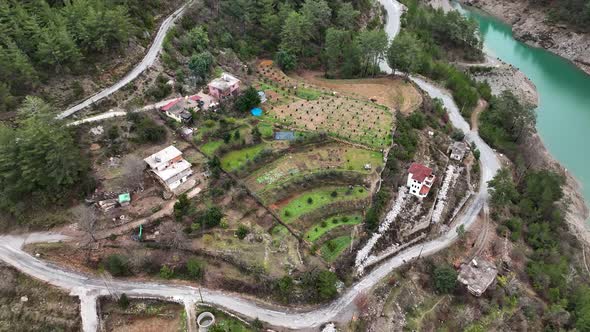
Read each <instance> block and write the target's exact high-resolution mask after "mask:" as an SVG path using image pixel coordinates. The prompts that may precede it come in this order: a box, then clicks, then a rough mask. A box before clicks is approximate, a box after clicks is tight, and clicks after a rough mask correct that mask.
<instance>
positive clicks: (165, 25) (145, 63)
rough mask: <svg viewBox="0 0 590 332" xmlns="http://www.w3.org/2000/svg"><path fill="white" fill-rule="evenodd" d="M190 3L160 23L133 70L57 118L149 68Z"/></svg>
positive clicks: (64, 116)
mask: <svg viewBox="0 0 590 332" xmlns="http://www.w3.org/2000/svg"><path fill="white" fill-rule="evenodd" d="M189 4H190V1H189V2H187V3H185V4H184V5H183V6H182V7H180V8H178V9H177V10H176V11H175V12H174V13H172V14H171V15H170V16H168V17H167V18H166V19H165V20H164V22H162V25H160V29H159V30H158V33H157V34H156V38H154V41H153V42H152V45H151V46H150V49H149V50H148V52H147V53H146V55H145V57H144V58H143V59H142V60H141V62H140V63H138V64H137V65H136V66H135V67H134V68H133V70H131V71H130V72H129V73H127V75H125V76H124V77H123V78H122V79H121V80H120V81H119V82H117V83H115V84H114V85H112V86H110V87H108V88H106V89H104V90H102V91H101V92H99V93H97V94H95V95H93V96H92V97H89V98H88V99H86V100H84V101H82V102H81V103H79V104H77V105H75V106H72V107H70V108H68V109H67V110H65V111H63V112H61V113H60V114H59V115H58V116H57V118H58V119H63V118H67V117H68V116H70V115H72V114H74V113H76V112H78V111H80V110H82V109H84V108H86V107H88V106H90V105H92V104H94V103H96V102H97V101H99V100H101V99H103V98H106V97H108V96H110V95H111V94H113V93H115V92H117V91H118V90H119V89H121V88H122V87H124V86H125V85H127V84H128V83H129V82H131V81H133V80H134V79H136V78H137V77H138V76H139V75H140V74H141V73H143V72H144V71H145V70H146V69H147V68H149V67H150V66H151V65H152V64H153V63H154V61H156V59H157V57H158V53H160V50H161V49H162V45H163V44H164V38H165V37H166V33H167V32H168V30H169V29H170V28H171V27H172V26H173V25H174V22H176V20H177V19H178V18H179V17H180V16H182V14H183V12H184V10H185V9H186V7H187V6H188V5H189Z"/></svg>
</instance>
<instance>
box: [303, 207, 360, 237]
mask: <svg viewBox="0 0 590 332" xmlns="http://www.w3.org/2000/svg"><path fill="white" fill-rule="evenodd" d="M362 220H363V219H362V217H361V215H360V214H353V215H338V216H332V217H330V218H327V219H324V220H322V221H321V222H319V223H317V224H315V225H314V226H313V227H312V228H310V229H309V230H308V231H307V233H305V239H306V240H308V241H310V242H315V241H316V240H317V239H319V238H321V237H322V236H324V234H326V233H328V232H330V231H331V230H333V229H334V228H337V227H341V226H346V225H358V224H360V223H361V222H362Z"/></svg>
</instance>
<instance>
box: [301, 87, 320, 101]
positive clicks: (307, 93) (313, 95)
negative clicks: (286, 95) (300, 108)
mask: <svg viewBox="0 0 590 332" xmlns="http://www.w3.org/2000/svg"><path fill="white" fill-rule="evenodd" d="M295 95H297V97H299V98H303V99H307V100H316V99H318V98H319V97H320V96H321V95H322V93H321V92H320V91H317V90H313V89H307V88H297V92H296V93H295Z"/></svg>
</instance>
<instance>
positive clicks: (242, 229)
mask: <svg viewBox="0 0 590 332" xmlns="http://www.w3.org/2000/svg"><path fill="white" fill-rule="evenodd" d="M248 233H250V230H249V229H248V227H246V226H244V225H240V226H239V227H238V230H237V231H236V236H237V237H238V239H240V240H243V239H244V238H245V237H246V235H248Z"/></svg>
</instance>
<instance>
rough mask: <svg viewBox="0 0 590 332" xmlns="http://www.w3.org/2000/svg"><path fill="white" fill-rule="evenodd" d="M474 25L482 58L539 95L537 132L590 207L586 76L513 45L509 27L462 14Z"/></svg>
mask: <svg viewBox="0 0 590 332" xmlns="http://www.w3.org/2000/svg"><path fill="white" fill-rule="evenodd" d="M461 12H463V13H464V14H465V15H467V16H469V17H473V18H474V19H475V20H476V21H477V22H478V23H479V28H480V33H481V35H482V37H483V39H484V50H485V51H486V53H488V54H490V55H492V56H495V57H498V58H500V59H501V60H502V61H504V62H506V63H509V64H511V65H513V66H515V67H517V68H518V69H520V70H521V71H522V72H524V73H525V74H526V76H528V77H529V78H530V79H531V80H532V81H533V83H534V84H535V86H536V87H537V90H538V92H539V107H538V108H537V130H538V132H539V134H540V135H541V138H542V139H543V142H544V143H545V145H546V146H547V149H548V150H549V152H550V153H551V155H553V156H554V157H555V158H556V159H557V160H558V161H559V162H560V163H561V164H562V165H563V166H564V167H565V168H567V170H568V171H569V172H571V173H573V174H574V176H575V178H576V179H578V180H579V181H580V182H581V183H582V189H583V193H584V197H585V198H586V202H588V201H590V75H587V74H586V73H584V72H583V71H581V70H579V69H577V68H576V67H575V66H574V65H573V64H572V63H570V62H569V61H567V60H565V59H563V58H561V57H559V56H557V55H554V54H553V53H550V52H548V51H546V50H544V49H540V48H534V47H530V46H528V45H526V44H524V43H522V42H519V41H517V40H515V39H514V38H513V36H512V30H511V28H510V26H508V25H507V24H505V23H503V22H501V21H500V20H498V19H496V18H494V17H491V16H489V15H487V14H484V13H482V12H480V11H478V10H472V9H470V8H464V9H463V10H461Z"/></svg>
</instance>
